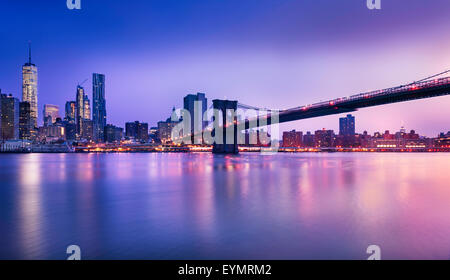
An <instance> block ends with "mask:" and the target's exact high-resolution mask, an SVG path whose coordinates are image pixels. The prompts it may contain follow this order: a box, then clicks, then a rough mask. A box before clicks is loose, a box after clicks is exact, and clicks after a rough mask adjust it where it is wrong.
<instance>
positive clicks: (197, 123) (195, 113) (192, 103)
mask: <svg viewBox="0 0 450 280" xmlns="http://www.w3.org/2000/svg"><path fill="white" fill-rule="evenodd" d="M183 101H184V102H183V103H184V109H185V110H187V111H189V113H190V115H191V133H193V132H194V131H196V132H198V131H201V130H203V129H204V128H205V127H206V125H207V123H208V122H207V120H203V114H204V113H205V112H206V109H207V106H208V99H207V98H206V97H205V94H204V93H200V92H199V93H197V94H188V95H186V96H185V97H184V100H183ZM196 104H197V105H196ZM196 106H198V107H197V108H196Z"/></svg>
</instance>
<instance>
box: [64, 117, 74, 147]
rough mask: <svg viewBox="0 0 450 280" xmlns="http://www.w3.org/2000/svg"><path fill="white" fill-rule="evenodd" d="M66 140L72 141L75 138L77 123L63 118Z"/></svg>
mask: <svg viewBox="0 0 450 280" xmlns="http://www.w3.org/2000/svg"><path fill="white" fill-rule="evenodd" d="M63 124H64V128H65V133H66V140H67V142H74V141H75V140H76V139H77V125H76V124H75V123H74V122H70V121H67V120H65V121H64V122H63Z"/></svg>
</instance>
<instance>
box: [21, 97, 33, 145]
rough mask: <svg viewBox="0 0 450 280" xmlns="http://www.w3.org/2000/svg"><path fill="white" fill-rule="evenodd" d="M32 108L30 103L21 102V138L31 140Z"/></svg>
mask: <svg viewBox="0 0 450 280" xmlns="http://www.w3.org/2000/svg"><path fill="white" fill-rule="evenodd" d="M32 130H33V128H32V123H31V108H30V103H28V102H20V103H19V139H21V140H30V139H31V131H32Z"/></svg>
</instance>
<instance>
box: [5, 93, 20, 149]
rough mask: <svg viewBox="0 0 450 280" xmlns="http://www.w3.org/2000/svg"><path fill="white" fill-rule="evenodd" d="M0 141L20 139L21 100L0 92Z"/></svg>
mask: <svg viewBox="0 0 450 280" xmlns="http://www.w3.org/2000/svg"><path fill="white" fill-rule="evenodd" d="M0 105H1V106H0V107H1V111H0V116H1V118H0V128H1V129H0V130H1V133H0V139H1V140H17V139H19V114H20V113H19V99H17V98H15V97H13V96H12V95H11V94H9V95H7V94H2V93H1V91H0Z"/></svg>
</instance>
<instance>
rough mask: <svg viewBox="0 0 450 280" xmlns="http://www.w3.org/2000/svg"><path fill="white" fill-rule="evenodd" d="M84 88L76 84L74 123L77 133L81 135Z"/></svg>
mask: <svg viewBox="0 0 450 280" xmlns="http://www.w3.org/2000/svg"><path fill="white" fill-rule="evenodd" d="M84 96H85V94H84V88H83V87H82V86H77V96H76V112H75V113H76V124H77V133H78V135H81V134H82V133H83V119H84Z"/></svg>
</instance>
